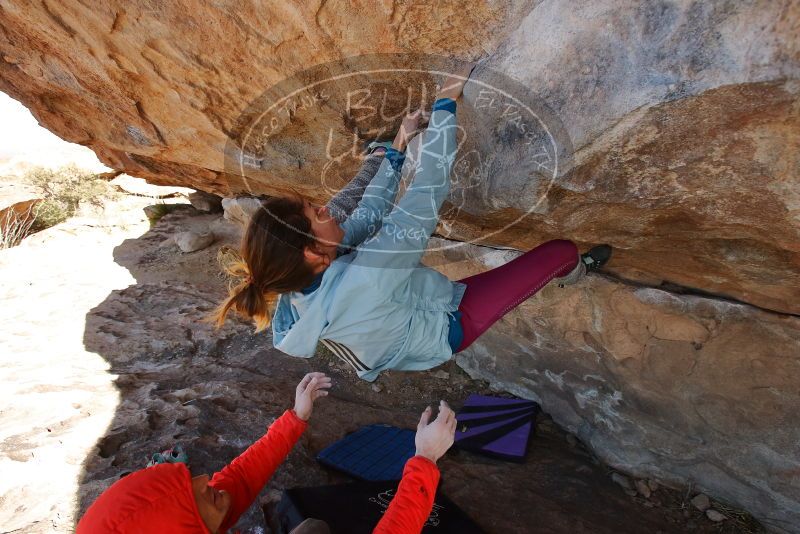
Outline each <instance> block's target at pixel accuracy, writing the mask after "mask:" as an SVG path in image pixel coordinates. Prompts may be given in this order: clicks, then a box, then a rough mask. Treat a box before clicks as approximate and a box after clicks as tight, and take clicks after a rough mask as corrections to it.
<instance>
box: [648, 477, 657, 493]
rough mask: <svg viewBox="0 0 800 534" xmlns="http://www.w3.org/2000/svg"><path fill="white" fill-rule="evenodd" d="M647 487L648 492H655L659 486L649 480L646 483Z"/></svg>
mask: <svg viewBox="0 0 800 534" xmlns="http://www.w3.org/2000/svg"><path fill="white" fill-rule="evenodd" d="M647 487H648V488H650V491H656V490H657V489H658V488H659V485H658V482H656V481H655V480H652V479H650V480H648V481H647Z"/></svg>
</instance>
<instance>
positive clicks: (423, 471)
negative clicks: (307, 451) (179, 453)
mask: <svg viewBox="0 0 800 534" xmlns="http://www.w3.org/2000/svg"><path fill="white" fill-rule="evenodd" d="M307 426H308V423H306V422H305V421H303V420H301V419H300V418H299V417H297V415H296V414H295V413H294V410H287V411H286V412H285V413H284V414H283V415H282V416H281V417H279V418H278V419H277V420H276V421H275V422H274V423H272V425H271V426H270V427H269V429H268V430H267V433H266V434H265V435H264V436H263V437H262V438H261V439H259V440H258V441H257V442H255V443H254V444H253V445H251V446H250V447H249V448H248V449H247V450H246V451H244V452H243V453H242V454H240V455H239V456H238V457H237V458H236V459H235V460H233V461H232V462H231V463H230V464H229V465H227V466H226V467H225V468H224V469H222V471H220V472H218V473H215V474H214V476H213V477H212V479H211V481H210V482H209V485H211V486H213V487H214V488H216V489H219V490H225V491H227V492H228V493H229V494H230V496H231V508H230V510H229V511H228V515H227V516H226V517H225V520H224V521H223V522H222V526H221V527H220V531H221V532H226V531H227V530H228V529H229V528H231V527H232V526H233V525H234V524H235V523H236V521H237V520H238V519H239V516H241V515H242V514H243V513H244V511H245V510H247V509H248V508H249V507H250V505H251V504H252V503H253V501H254V500H255V498H256V497H257V496H258V494H259V492H260V491H261V489H262V488H263V487H264V485H265V484H266V483H267V481H268V480H269V479H270V477H272V474H273V473H274V472H275V470H276V469H277V468H278V466H279V465H280V464H281V463H282V462H283V460H284V459H286V456H287V455H288V454H289V451H291V450H292V447H294V444H295V443H297V440H298V439H300V436H301V435H302V434H303V431H304V430H305V429H306V427H307ZM438 483H439V470H438V469H437V467H436V464H434V463H433V462H431V461H430V460H428V459H426V458H423V457H421V456H415V457H413V458H411V459H410V460H409V461H408V462H407V463H406V466H405V469H404V470H403V479H402V480H401V481H400V485H399V487H398V489H397V494H396V495H395V497H394V499H392V502H391V504H390V505H389V508H388V509H387V510H386V512H385V513H384V514H383V518H382V519H381V521H380V522H379V523H378V525H377V526H376V527H375V530H374V531H373V532H375V533H378V534H412V533H418V532H420V531H421V530H422V527H423V525H424V524H425V521H426V520H427V519H428V516H429V515H430V513H431V510H432V509H433V499H434V496H435V494H436V486H437V484H438Z"/></svg>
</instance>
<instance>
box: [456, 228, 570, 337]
mask: <svg viewBox="0 0 800 534" xmlns="http://www.w3.org/2000/svg"><path fill="white" fill-rule="evenodd" d="M577 264H578V247H576V246H575V244H574V243H573V242H572V241H566V240H563V239H556V240H553V241H548V242H547V243H543V244H541V245H539V246H538V247H536V248H535V249H533V250H529V251H528V252H526V253H525V254H523V255H522V256H520V257H518V258H516V259H514V260H512V261H510V262H508V263H506V264H505V265H501V266H500V267H497V268H495V269H492V270H491V271H486V272H485V273H480V274H476V275H475V276H470V277H469V278H464V279H463V280H459V282H461V283H462V284H466V285H467V290H466V291H465V292H464V297H463V298H462V299H461V304H460V305H459V306H458V311H460V312H461V313H462V315H461V326H462V328H463V329H464V340H463V341H462V342H461V346H460V347H459V348H458V352H461V351H462V350H464V349H466V348H467V347H469V346H470V345H471V344H472V342H473V341H475V340H476V339H477V338H478V336H480V335H481V334H483V333H484V332H486V330H488V329H489V327H490V326H492V325H493V324H494V323H495V322H497V321H498V320H499V319H500V318H501V317H502V316H504V315H505V314H506V313H508V312H509V311H511V310H513V309H514V308H516V307H517V306H519V305H520V304H521V303H522V301H524V300H525V299H527V298H528V297H530V296H531V295H533V294H534V293H536V292H537V291H539V290H540V289H542V288H543V287H544V286H545V285H546V284H547V282H549V281H550V280H552V279H553V278H556V277H561V276H566V275H567V274H569V273H570V271H572V269H574V268H575V266H576V265H577Z"/></svg>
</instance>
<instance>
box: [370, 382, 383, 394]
mask: <svg viewBox="0 0 800 534" xmlns="http://www.w3.org/2000/svg"><path fill="white" fill-rule="evenodd" d="M372 391H374V392H375V393H380V392H381V391H383V386H381V385H380V384H372Z"/></svg>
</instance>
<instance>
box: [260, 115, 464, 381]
mask: <svg viewBox="0 0 800 534" xmlns="http://www.w3.org/2000/svg"><path fill="white" fill-rule="evenodd" d="M456 149H457V145H456V117H455V102H453V101H452V100H448V99H442V100H439V101H437V102H436V103H435V104H434V107H433V112H432V114H431V119H430V121H429V125H428V128H427V129H426V130H425V134H424V138H423V141H422V143H421V149H420V155H419V158H418V161H417V168H416V172H415V175H414V180H413V182H412V183H411V185H410V186H409V187H408V189H407V190H406V192H405V194H404V195H403V197H402V198H401V199H400V201H399V202H397V203H395V198H396V196H397V190H398V184H399V181H400V172H399V171H397V170H395V169H394V168H393V167H392V165H391V164H390V162H389V158H384V160H383V163H382V164H381V167H380V169H379V170H378V172H377V173H376V175H375V177H374V178H373V179H372V181H371V182H370V185H369V186H368V187H367V188H366V190H365V191H364V195H363V197H362V199H361V201H360V203H359V204H358V206H357V207H356V209H355V210H354V211H353V213H352V214H351V215H350V217H349V218H348V219H347V220H346V221H345V222H344V223H343V224H342V228H343V230H344V232H345V235H344V239H343V240H342V245H341V248H340V250H342V248H343V249H344V250H343V251H342V252H343V253H342V254H341V255H340V256H339V257H338V258H337V259H336V260H335V261H333V262H332V263H331V265H330V267H328V269H327V270H326V271H325V272H324V274H323V277H322V281H321V283H320V286H319V287H318V288H317V289H316V290H315V291H313V292H311V293H309V294H303V293H302V292H292V293H284V294H282V295H281V296H280V297H279V299H278V305H277V307H276V310H275V314H274V316H273V319H272V333H273V343H274V345H275V347H276V348H278V349H280V350H281V351H283V352H285V353H287V354H290V355H292V356H299V357H301V358H310V357H311V356H313V355H314V352H315V350H316V348H317V344H318V343H319V342H320V341H321V342H322V343H323V344H324V345H325V346H327V347H328V348H329V349H330V350H331V351H333V352H334V354H336V355H337V356H338V357H339V358H341V359H343V360H344V361H346V362H348V363H349V364H350V365H352V366H353V367H354V368H355V370H356V371H357V373H358V376H360V377H361V378H363V379H365V380H369V381H373V380H375V378H377V376H378V373H380V371H382V370H384V369H402V370H422V369H430V368H431V367H435V366H437V365H439V364H441V363H443V362H445V361H447V360H448V359H449V358H450V357H451V356H452V354H453V353H452V349H451V348H450V345H449V344H448V341H447V334H448V314H449V313H450V312H453V311H456V310H457V309H458V304H459V302H460V301H461V298H462V297H463V295H464V290H465V289H466V286H464V285H463V284H460V283H458V282H451V281H450V280H448V279H447V277H445V276H444V275H442V274H441V273H439V272H437V271H434V270H433V269H430V268H428V267H424V266H422V265H421V264H420V258H421V257H422V254H423V253H424V251H425V247H426V245H427V243H428V239H429V238H430V235H431V233H432V232H433V231H434V229H435V228H436V224H437V222H438V218H439V208H440V207H441V205H442V203H443V202H444V200H445V198H447V195H448V193H449V189H450V172H451V170H452V167H453V161H454V160H455V155H456Z"/></svg>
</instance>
